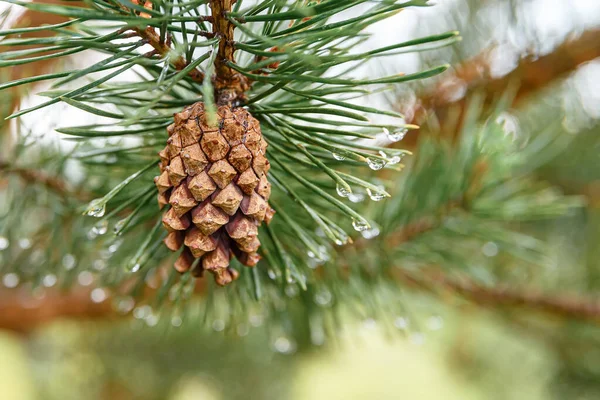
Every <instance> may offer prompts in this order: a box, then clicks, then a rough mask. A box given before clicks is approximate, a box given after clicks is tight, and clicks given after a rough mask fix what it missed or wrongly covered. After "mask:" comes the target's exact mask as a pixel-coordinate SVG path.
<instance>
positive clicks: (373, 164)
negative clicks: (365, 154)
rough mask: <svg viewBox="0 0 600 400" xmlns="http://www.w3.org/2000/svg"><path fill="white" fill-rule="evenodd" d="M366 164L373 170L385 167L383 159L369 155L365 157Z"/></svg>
mask: <svg viewBox="0 0 600 400" xmlns="http://www.w3.org/2000/svg"><path fill="white" fill-rule="evenodd" d="M367 164H368V165H369V168H371V169H372V170H373V171H379V170H380V169H381V168H383V167H385V160H382V159H380V158H370V157H369V158H367Z"/></svg>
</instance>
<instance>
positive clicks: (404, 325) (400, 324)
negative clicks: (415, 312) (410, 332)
mask: <svg viewBox="0 0 600 400" xmlns="http://www.w3.org/2000/svg"><path fill="white" fill-rule="evenodd" d="M394 326H395V327H396V328H398V329H400V330H403V331H404V330H406V329H408V320H407V319H406V318H404V317H396V319H394Z"/></svg>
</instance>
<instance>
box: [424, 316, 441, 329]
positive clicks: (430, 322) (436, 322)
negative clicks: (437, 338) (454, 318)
mask: <svg viewBox="0 0 600 400" xmlns="http://www.w3.org/2000/svg"><path fill="white" fill-rule="evenodd" d="M427 327H428V328H429V329H430V330H432V331H439V330H440V329H442V328H443V327H444V319H443V318H442V317H440V316H439V315H434V316H431V317H429V318H428V319H427Z"/></svg>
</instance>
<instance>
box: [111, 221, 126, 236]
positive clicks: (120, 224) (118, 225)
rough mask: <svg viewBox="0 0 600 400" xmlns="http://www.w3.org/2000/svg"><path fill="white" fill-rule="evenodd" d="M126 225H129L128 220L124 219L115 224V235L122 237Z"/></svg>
mask: <svg viewBox="0 0 600 400" xmlns="http://www.w3.org/2000/svg"><path fill="white" fill-rule="evenodd" d="M126 223H127V218H123V219H121V220H119V221H117V223H116V224H115V227H114V229H113V232H114V233H115V235H117V236H120V235H122V234H123V232H122V230H123V227H124V226H125V224H126Z"/></svg>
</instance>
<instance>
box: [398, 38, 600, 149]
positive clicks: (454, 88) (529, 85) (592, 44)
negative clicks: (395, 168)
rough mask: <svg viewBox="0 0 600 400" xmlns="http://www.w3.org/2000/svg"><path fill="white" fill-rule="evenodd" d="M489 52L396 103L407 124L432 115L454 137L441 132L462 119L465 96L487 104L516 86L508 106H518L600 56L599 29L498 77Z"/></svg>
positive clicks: (412, 137) (408, 141) (413, 137)
mask: <svg viewBox="0 0 600 400" xmlns="http://www.w3.org/2000/svg"><path fill="white" fill-rule="evenodd" d="M492 53H493V52H492V51H491V50H490V49H487V50H485V51H483V52H482V53H481V54H479V55H477V56H476V57H474V58H472V59H469V60H466V61H464V62H463V63H461V64H459V65H458V66H456V67H455V68H454V72H453V73H451V72H447V73H446V74H445V76H444V78H443V79H441V80H440V81H439V82H438V83H437V84H436V85H435V86H434V87H433V88H430V89H428V90H426V91H423V92H422V93H419V94H418V96H417V97H418V100H417V101H416V102H415V103H413V104H409V105H408V106H404V105H403V104H400V103H399V104H398V109H399V110H400V111H402V112H403V113H404V114H405V115H406V117H407V120H408V122H412V123H417V124H420V123H423V122H424V121H425V120H426V118H427V116H428V115H430V114H433V115H435V116H436V118H437V119H438V120H439V122H440V125H441V127H442V131H445V132H448V133H449V134H456V133H457V131H458V130H457V129H443V128H444V127H445V125H446V123H451V122H456V119H457V118H458V120H460V119H462V117H464V112H465V110H466V100H467V99H468V98H469V94H472V93H475V92H477V93H483V94H485V98H486V99H487V101H488V102H491V101H493V100H494V99H495V98H497V97H498V96H499V95H501V94H502V93H504V92H505V91H506V90H508V89H509V88H511V87H512V86H513V85H518V87H517V89H516V93H515V97H514V99H513V103H512V106H518V105H520V104H521V103H522V102H523V101H525V100H526V99H528V98H530V97H531V96H532V95H534V94H535V93H539V92H540V91H541V90H543V89H544V88H546V87H548V86H550V85H551V84H553V83H555V82H557V81H558V80H560V79H563V78H565V77H567V76H568V75H569V74H570V73H572V72H573V71H574V70H575V69H576V68H577V67H579V66H580V65H582V64H584V63H586V62H589V61H591V60H594V59H595V58H598V57H600V29H593V30H589V31H586V32H584V33H583V34H581V35H580V36H578V37H576V38H572V39H570V40H567V41H565V42H564V43H562V44H561V45H560V46H558V47H557V48H556V49H554V51H552V52H551V53H549V54H546V55H542V56H539V57H537V58H532V57H526V58H522V59H521V60H520V61H519V63H518V65H517V67H516V68H514V69H513V70H512V71H511V72H510V73H508V74H506V75H503V76H501V77H494V76H493V75H492V72H491V70H492V67H493V60H492V57H491V55H492ZM417 136H418V135H409V136H407V138H406V139H405V140H403V141H402V144H403V145H407V146H409V147H411V146H414V145H415V144H416V139H417Z"/></svg>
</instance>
